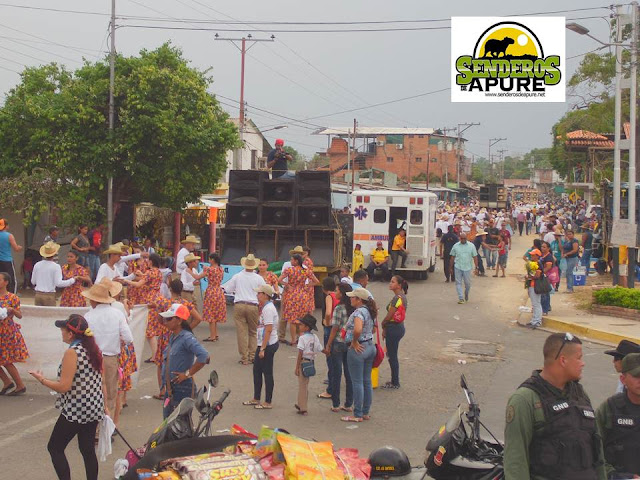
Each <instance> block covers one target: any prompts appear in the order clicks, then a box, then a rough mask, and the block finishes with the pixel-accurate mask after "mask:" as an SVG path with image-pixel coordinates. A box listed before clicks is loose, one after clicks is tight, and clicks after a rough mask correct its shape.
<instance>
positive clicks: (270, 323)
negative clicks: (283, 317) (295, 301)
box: [242, 284, 280, 410]
mask: <svg viewBox="0 0 640 480" xmlns="http://www.w3.org/2000/svg"><path fill="white" fill-rule="evenodd" d="M254 290H255V291H256V292H257V294H258V305H259V309H260V318H259V319H258V328H257V330H256V335H257V340H258V347H257V348H256V354H255V357H254V359H253V399H252V400H248V401H246V402H243V403H242V404H243V405H253V408H256V409H258V410H264V409H270V408H272V407H271V399H272V397H273V357H274V356H275V354H276V352H277V351H278V347H279V346H280V343H279V342H278V323H279V319H278V310H277V309H276V307H275V305H274V304H273V296H274V295H275V293H276V292H275V291H274V289H273V287H272V286H271V285H268V284H264V285H260V286H259V287H256V288H254ZM262 377H264V385H265V394H264V402H263V403H260V397H261V395H262Z"/></svg>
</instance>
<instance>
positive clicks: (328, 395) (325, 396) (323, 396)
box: [318, 392, 331, 398]
mask: <svg viewBox="0 0 640 480" xmlns="http://www.w3.org/2000/svg"><path fill="white" fill-rule="evenodd" d="M318 398H331V394H329V393H327V392H322V393H319V394H318Z"/></svg>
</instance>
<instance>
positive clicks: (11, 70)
mask: <svg viewBox="0 0 640 480" xmlns="http://www.w3.org/2000/svg"><path fill="white" fill-rule="evenodd" d="M0 68H1V69H2V70H7V71H8V72H13V73H17V74H18V75H20V72H18V71H17V70H13V69H12V68H7V67H3V66H2V65H0ZM4 98H5V100H6V99H7V96H6V95H5V96H4Z"/></svg>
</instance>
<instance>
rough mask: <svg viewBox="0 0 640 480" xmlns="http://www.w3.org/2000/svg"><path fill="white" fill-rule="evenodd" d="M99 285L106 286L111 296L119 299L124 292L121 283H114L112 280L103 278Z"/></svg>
mask: <svg viewBox="0 0 640 480" xmlns="http://www.w3.org/2000/svg"><path fill="white" fill-rule="evenodd" d="M98 285H104V286H105V287H107V288H108V289H109V295H111V296H112V297H114V298H115V297H117V296H118V295H119V294H120V292H121V291H122V284H121V283H120V282H114V281H113V280H111V279H110V278H107V277H102V280H100V281H99V282H98Z"/></svg>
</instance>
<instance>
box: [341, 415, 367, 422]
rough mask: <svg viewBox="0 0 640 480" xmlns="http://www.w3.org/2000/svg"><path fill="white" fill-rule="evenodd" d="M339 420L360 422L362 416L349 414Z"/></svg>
mask: <svg viewBox="0 0 640 480" xmlns="http://www.w3.org/2000/svg"><path fill="white" fill-rule="evenodd" d="M340 420H342V421H343V422H353V423H360V422H362V418H358V417H353V416H351V415H349V416H348V417H341V418H340Z"/></svg>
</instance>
